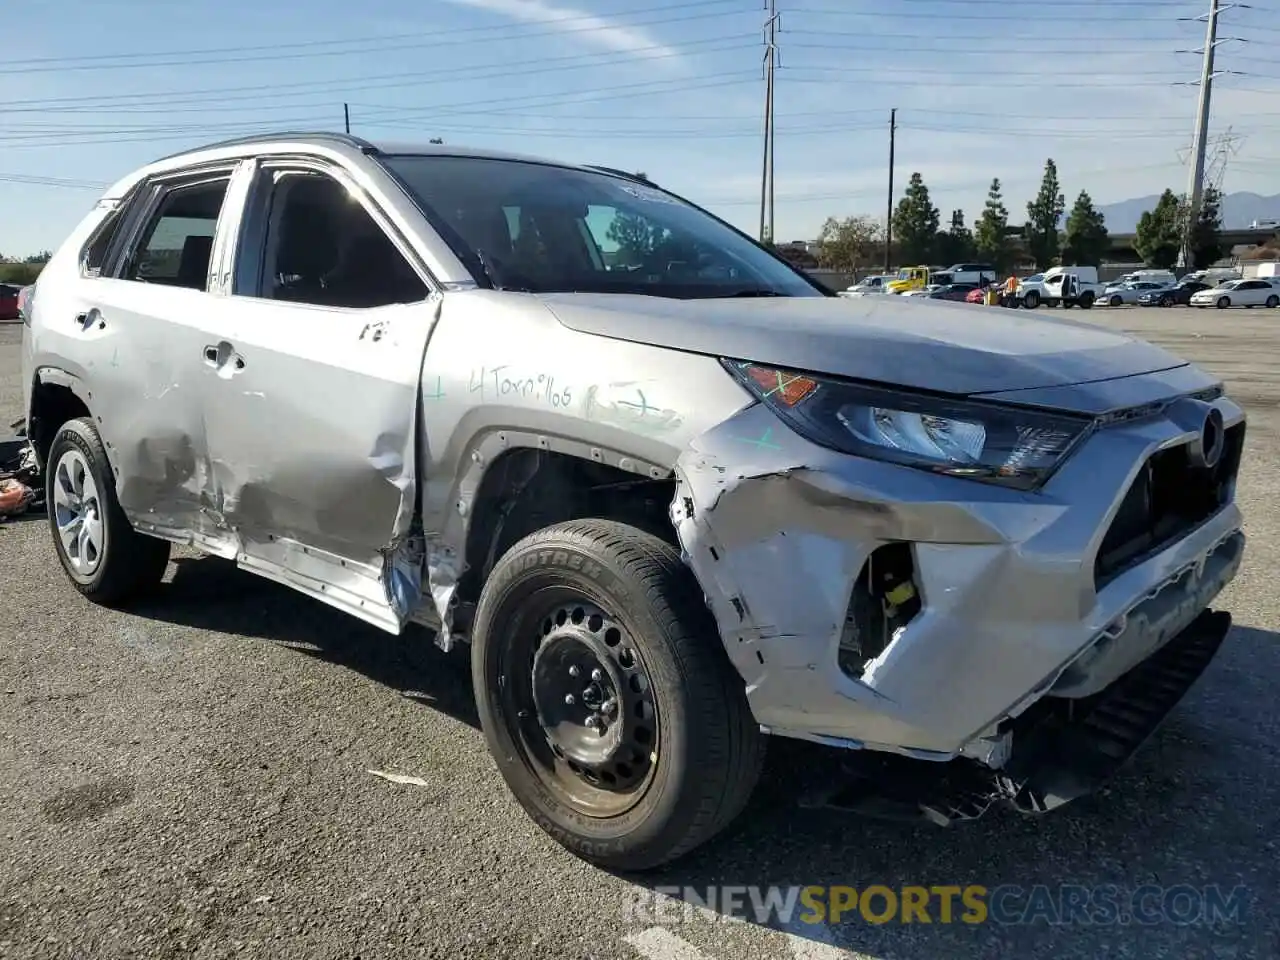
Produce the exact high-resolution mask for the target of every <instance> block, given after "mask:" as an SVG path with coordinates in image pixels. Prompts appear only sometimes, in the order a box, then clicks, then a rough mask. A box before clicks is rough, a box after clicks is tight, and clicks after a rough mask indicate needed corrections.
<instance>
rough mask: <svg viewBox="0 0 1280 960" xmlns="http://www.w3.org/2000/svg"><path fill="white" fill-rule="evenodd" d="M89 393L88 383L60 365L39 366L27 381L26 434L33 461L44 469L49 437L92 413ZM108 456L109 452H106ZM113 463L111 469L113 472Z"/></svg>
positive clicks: (90, 415) (51, 441)
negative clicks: (28, 394)
mask: <svg viewBox="0 0 1280 960" xmlns="http://www.w3.org/2000/svg"><path fill="white" fill-rule="evenodd" d="M92 402H93V392H92V391H91V390H90V389H89V387H88V385H87V384H86V383H85V382H84V381H83V380H81V379H80V377H78V376H76V375H75V374H74V373H69V372H68V371H66V370H63V369H62V368H61V367H40V368H39V369H37V370H36V372H35V375H34V377H33V378H32V384H31V399H30V402H29V403H28V407H27V437H28V438H29V439H30V440H31V446H32V449H34V451H35V455H36V463H37V465H38V466H39V467H40V469H41V470H44V469H45V468H46V466H47V463H48V458H49V448H50V447H52V446H53V438H54V436H55V435H56V434H57V432H58V428H59V427H61V426H62V425H63V424H64V423H66V422H67V421H68V420H74V419H75V418H77V417H89V418H91V419H93V420H94V422H95V423H97V422H99V420H98V418H96V417H94V415H93V408H92V406H91V404H92ZM107 456H108V458H110V456H111V454H110V451H108V452H107ZM114 469H115V468H114V465H112V470H113V472H114Z"/></svg>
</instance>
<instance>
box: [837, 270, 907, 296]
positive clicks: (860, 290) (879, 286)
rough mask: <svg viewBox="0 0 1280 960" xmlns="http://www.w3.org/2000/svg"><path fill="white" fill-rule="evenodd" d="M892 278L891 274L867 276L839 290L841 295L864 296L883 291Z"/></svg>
mask: <svg viewBox="0 0 1280 960" xmlns="http://www.w3.org/2000/svg"><path fill="white" fill-rule="evenodd" d="M893 279H894V275H893V274H889V275H887V276H879V277H867V278H866V279H864V280H860V281H858V282H857V283H855V284H854V285H853V286H851V287H847V288H845V289H844V290H841V291H840V296H842V297H866V296H872V295H875V294H879V293H885V292H887V291H886V284H888V283H889V281H891V280H893Z"/></svg>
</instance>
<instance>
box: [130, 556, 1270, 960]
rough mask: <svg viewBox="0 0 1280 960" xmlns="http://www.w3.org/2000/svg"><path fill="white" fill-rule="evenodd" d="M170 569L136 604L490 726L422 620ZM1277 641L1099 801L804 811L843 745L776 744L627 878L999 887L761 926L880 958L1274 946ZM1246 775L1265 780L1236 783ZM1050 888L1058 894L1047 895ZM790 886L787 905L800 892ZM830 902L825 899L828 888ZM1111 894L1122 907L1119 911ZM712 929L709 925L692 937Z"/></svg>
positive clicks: (721, 937) (203, 562)
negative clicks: (725, 803) (737, 786)
mask: <svg viewBox="0 0 1280 960" xmlns="http://www.w3.org/2000/svg"><path fill="white" fill-rule="evenodd" d="M175 566H176V570H175V573H174V575H173V578H172V581H171V582H169V583H167V584H166V585H165V586H164V587H163V589H162V590H161V591H160V592H159V593H158V594H157V595H156V596H155V597H154V598H153V599H151V600H149V601H148V602H147V603H146V604H144V605H140V606H138V607H136V608H135V610H134V612H136V613H137V614H139V615H141V616H145V617H151V618H155V619H157V620H163V621H168V622H171V623H176V624H182V625H185V626H190V627H196V628H200V629H206V630H213V631H219V632H224V633H229V634H239V635H244V636H251V637H259V638H262V639H264V640H267V641H270V642H272V643H276V644H281V645H286V646H290V647H292V648H294V649H297V650H298V651H300V652H301V653H302V654H304V655H307V656H314V657H317V658H320V659H322V660H325V661H327V662H331V663H335V664H339V665H341V666H344V667H346V668H349V669H352V670H355V671H358V672H359V673H361V674H363V675H365V676H367V677H369V678H370V679H373V680H375V681H376V682H378V683H381V684H384V685H386V686H387V687H390V688H392V689H394V690H397V691H400V692H402V693H405V694H406V695H410V696H413V697H414V698H415V699H417V700H419V701H421V702H423V703H426V704H428V705H429V706H431V707H433V708H436V709H440V710H442V711H444V712H445V713H447V714H448V715H449V716H452V717H455V718H458V719H461V720H463V721H464V722H466V723H468V724H470V725H472V726H478V719H477V716H476V711H475V706H474V700H473V697H472V693H471V687H470V671H469V662H468V658H467V657H466V655H465V654H462V655H459V654H457V653H455V654H449V655H446V654H444V653H442V652H441V651H440V650H439V649H438V648H436V647H435V645H434V644H433V643H432V642H431V640H430V636H429V634H427V633H426V632H425V631H418V630H416V629H415V630H414V631H413V632H412V633H411V634H409V635H406V636H403V637H393V636H390V635H388V634H385V633H383V632H382V631H380V630H377V629H376V628H374V627H371V626H367V625H365V624H363V623H361V622H359V621H356V620H354V619H352V618H350V617H348V616H345V615H343V614H341V613H339V612H337V611H334V610H331V609H330V608H328V607H327V606H325V605H323V604H321V603H319V602H318V601H313V600H311V599H309V598H306V597H303V596H301V595H299V594H296V593H294V592H293V591H291V590H288V589H287V588H284V587H281V586H279V585H276V584H274V583H271V582H269V581H266V580H263V579H261V578H259V577H256V576H254V575H252V574H248V573H245V572H243V571H240V570H238V569H236V567H235V566H234V565H233V564H230V563H228V562H225V561H221V560H214V559H209V558H181V559H176V560H175ZM1277 640H1280V635H1277V634H1275V633H1273V632H1271V631H1266V630H1258V629H1251V628H1239V627H1237V628H1234V629H1233V632H1232V635H1231V636H1230V637H1229V638H1228V641H1227V643H1226V645H1224V648H1223V650H1222V652H1220V654H1219V656H1218V659H1217V660H1216V661H1215V662H1214V664H1212V665H1211V666H1210V668H1209V670H1208V672H1207V673H1206V675H1205V676H1204V677H1202V678H1201V679H1200V680H1199V681H1198V682H1197V684H1196V686H1195V687H1193V688H1192V690H1191V692H1190V693H1189V694H1188V696H1187V697H1186V698H1185V699H1184V701H1183V702H1182V703H1181V704H1180V705H1179V706H1178V707H1177V708H1175V710H1174V712H1173V713H1172V714H1171V715H1170V717H1169V718H1168V719H1167V720H1166V722H1165V724H1164V725H1163V726H1162V727H1161V728H1160V729H1159V730H1158V731H1157V733H1156V734H1155V736H1154V737H1153V738H1152V739H1151V740H1150V741H1148V743H1147V744H1146V745H1145V746H1144V747H1143V748H1142V749H1141V750H1140V751H1139V752H1138V754H1137V755H1136V757H1135V758H1134V759H1133V761H1131V762H1130V764H1129V765H1128V766H1127V767H1125V768H1124V770H1123V771H1122V772H1121V774H1120V775H1119V776H1118V777H1117V778H1116V779H1115V780H1114V781H1113V782H1112V783H1111V784H1110V785H1109V786H1108V787H1107V788H1105V789H1104V790H1103V791H1102V792H1101V793H1100V794H1099V795H1097V796H1094V797H1086V798H1084V799H1082V800H1078V801H1076V802H1075V803H1073V804H1070V805H1069V806H1067V807H1066V808H1064V809H1062V810H1059V811H1057V812H1055V813H1052V814H1050V815H1047V816H1043V817H1025V816H1022V815H1019V814H1016V813H1014V812H1012V811H1008V810H1004V809H1000V808H997V809H993V810H992V811H991V812H989V813H988V814H987V815H986V816H985V817H983V818H982V819H980V820H977V821H971V822H967V823H961V824H958V825H955V826H952V827H948V828H942V827H938V826H934V825H932V824H929V823H925V822H912V823H904V822H892V821H886V820H879V819H868V818H865V817H859V816H855V815H850V814H844V813H836V812H829V811H822V810H812V809H800V808H799V807H798V804H797V798H798V797H800V796H801V795H803V794H804V793H806V792H807V791H808V790H810V789H811V788H817V787H820V786H822V785H824V784H825V783H827V782H829V780H830V779H831V778H832V777H833V776H834V775H835V773H836V771H837V770H838V768H839V766H840V764H841V762H842V761H843V760H844V759H846V758H847V756H848V755H847V754H844V753H843V752H840V751H835V750H832V749H829V748H823V747H818V746H814V745H809V744H804V743H797V742H790V741H786V742H781V741H780V742H775V743H774V744H773V745H772V749H771V754H770V759H769V762H768V765H767V768H766V772H765V775H764V778H763V780H762V783H761V785H760V787H759V788H758V789H757V791H756V794H755V796H754V797H753V799H752V802H751V804H750V806H749V807H748V809H747V811H746V813H745V814H744V815H743V816H742V817H741V818H740V819H739V820H738V821H737V823H736V824H735V825H734V826H733V827H732V828H731V829H730V830H729V831H727V832H726V833H725V834H724V835H722V836H721V837H720V838H719V839H718V840H716V841H714V842H712V843H711V844H709V845H707V846H706V847H703V848H701V849H700V850H698V851H696V852H695V853H694V854H692V855H691V856H690V857H688V858H686V859H684V860H682V861H680V862H679V863H677V864H675V865H673V866H671V867H669V868H666V869H664V870H662V871H659V872H657V873H653V874H647V875H644V876H641V877H637V876H634V875H628V876H626V877H625V879H626V880H627V881H628V882H630V883H632V884H637V885H639V886H637V887H636V889H637V890H640V891H644V890H646V889H647V890H649V891H657V892H659V893H664V894H666V895H669V896H672V895H673V896H677V897H679V896H682V895H683V894H684V891H689V892H690V893H691V894H692V895H693V896H694V897H696V898H698V899H699V900H707V898H708V888H709V887H718V888H724V887H739V888H743V887H745V888H752V887H754V888H758V889H759V890H760V891H761V892H762V893H763V892H764V891H765V889H766V888H768V887H780V888H790V887H797V888H799V887H812V886H817V887H825V888H828V889H829V888H831V887H845V888H853V890H854V891H857V894H861V893H862V892H863V891H865V890H866V888H868V887H870V886H872V885H877V886H880V887H882V888H888V890H890V891H893V892H894V894H895V895H896V896H899V897H900V896H901V891H902V890H903V889H904V888H911V887H914V888H920V887H923V888H927V889H929V890H930V891H932V889H933V888H936V887H959V888H967V887H972V886H979V887H982V888H985V890H986V892H987V893H986V899H987V900H988V901H991V900H992V899H993V897H994V896H995V895H996V891H997V890H998V889H1003V890H1004V892H1002V893H1000V894H999V896H1000V897H1002V902H1001V904H1000V906H1001V907H1002V908H1003V909H1002V910H1001V913H1002V914H1003V922H997V921H996V919H995V918H994V916H989V917H988V919H987V920H986V922H983V923H979V924H975V923H972V922H966V920H965V914H966V909H965V905H964V903H963V902H962V901H961V900H960V898H959V897H958V896H957V898H956V900H955V903H954V910H953V913H952V920H951V922H943V916H942V911H941V906H940V904H941V896H940V895H938V894H934V893H931V894H930V896H931V899H930V901H929V903H928V905H927V911H928V914H929V916H930V922H928V923H925V922H921V921H920V920H919V919H917V920H916V922H912V923H904V922H901V913H898V914H897V915H896V916H895V917H894V918H893V919H891V920H890V921H889V922H885V923H879V924H877V923H874V922H869V921H868V920H867V919H866V917H865V916H864V915H863V914H862V913H861V912H860V911H859V909H858V908H857V907H856V906H855V907H851V908H849V910H848V912H846V913H845V914H844V916H843V917H842V918H841V920H840V922H834V921H833V919H832V918H830V917H829V916H827V915H824V916H822V917H821V918H820V920H819V922H817V923H806V922H803V920H802V917H803V916H804V915H805V914H811V913H812V911H809V910H807V909H806V905H805V904H804V903H796V904H795V905H794V910H793V912H792V913H791V916H790V919H789V920H787V919H785V918H782V917H780V916H778V915H774V916H772V917H771V918H769V919H768V920H767V921H765V925H767V926H770V927H773V928H775V929H782V930H785V931H787V932H789V933H792V934H794V935H796V936H798V937H801V938H804V939H806V940H812V941H816V942H818V943H826V944H832V945H835V946H839V947H843V948H846V949H851V950H856V951H858V952H859V953H862V954H866V955H870V956H873V957H878V958H886V960H888V958H910V960H924V958H935V957H939V956H946V957H955V958H969V957H973V958H979V957H983V958H985V957H991V956H1000V955H1005V954H1008V955H1018V954H1028V955H1029V954H1030V953H1031V952H1041V953H1043V952H1045V951H1050V953H1049V954H1048V955H1053V956H1055V957H1090V958H1092V957H1097V956H1142V957H1157V956H1178V957H1201V956H1203V957H1210V956H1213V957H1218V956H1231V957H1241V958H1243V957H1254V956H1257V957H1265V956H1277V955H1280V938H1278V935H1277V929H1278V928H1277V927H1276V926H1275V925H1274V923H1272V922H1270V917H1264V916H1263V914H1264V913H1265V911H1266V909H1267V905H1269V904H1271V903H1274V902H1276V900H1277V898H1278V897H1280V879H1278V876H1280V874H1278V871H1277V868H1276V866H1275V863H1276V857H1275V855H1274V850H1270V851H1268V850H1263V849H1261V844H1260V840H1259V838H1260V837H1263V838H1266V837H1271V836H1274V835H1275V830H1276V827H1277V826H1278V825H1280V823H1278V821H1277V820H1276V816H1277V812H1276V811H1275V810H1274V809H1272V807H1273V806H1274V805H1269V806H1268V809H1269V810H1271V813H1270V816H1271V819H1270V820H1269V822H1268V823H1265V824H1264V823H1260V822H1258V818H1257V814H1256V811H1257V810H1258V809H1259V797H1260V796H1266V795H1271V796H1275V795H1280V793H1278V791H1277V784H1276V779H1277V775H1276V774H1275V773H1273V771H1274V770H1275V769H1276V765H1275V764H1274V763H1271V762H1269V761H1270V760H1272V759H1273V758H1274V747H1273V746H1272V745H1271V744H1270V743H1269V742H1268V743H1266V744H1265V749H1264V752H1263V755H1262V756H1260V757H1259V759H1258V760H1257V762H1256V763H1254V764H1252V765H1251V763H1250V759H1249V752H1256V751H1258V750H1259V749H1260V748H1261V747H1263V746H1264V745H1263V743H1262V740H1263V735H1262V734H1260V733H1257V731H1256V727H1255V725H1254V723H1253V718H1251V717H1249V716H1244V715H1241V716H1235V717H1234V718H1233V717H1232V715H1231V709H1232V708H1231V704H1233V703H1234V702H1237V699H1236V693H1237V691H1238V689H1239V688H1240V687H1241V685H1250V684H1253V685H1256V684H1267V683H1269V682H1270V681H1269V680H1268V678H1269V677H1274V676H1276V675H1277V674H1278V673H1280V643H1277ZM1257 696H1258V694H1257V693H1256V692H1251V693H1250V694H1249V696H1248V697H1247V698H1244V697H1242V698H1240V700H1239V701H1238V702H1252V703H1256V702H1258V700H1257V699H1256V697H1257ZM1223 704H1225V705H1226V706H1225V707H1223V706H1222V705H1223ZM1242 769H1244V770H1249V769H1253V770H1254V771H1255V775H1254V776H1253V777H1250V776H1242V775H1241V773H1240V771H1241V770H1242ZM1271 846H1272V847H1274V844H1272V845H1271ZM1151 885H1154V887H1153V886H1151ZM1212 886H1216V887H1217V888H1218V890H1219V891H1220V894H1219V895H1220V897H1221V898H1222V902H1223V903H1224V904H1227V905H1228V906H1229V905H1230V898H1231V897H1232V896H1233V895H1235V894H1236V893H1237V891H1240V890H1241V888H1243V893H1239V894H1238V897H1237V902H1238V903H1240V904H1241V905H1242V912H1241V913H1239V914H1238V915H1237V916H1236V917H1235V918H1234V919H1231V918H1227V919H1226V920H1225V921H1221V920H1220V921H1217V922H1209V921H1208V920H1206V919H1205V918H1204V917H1203V916H1199V917H1197V918H1195V922H1192V923H1181V924H1179V923H1176V922H1173V921H1172V920H1161V921H1160V922H1157V923H1154V924H1146V923H1137V922H1133V921H1132V920H1129V922H1121V919H1120V918H1121V917H1122V916H1125V915H1126V914H1127V913H1128V911H1129V909H1130V906H1131V903H1132V901H1133V897H1134V896H1135V895H1136V894H1138V893H1141V892H1142V891H1144V890H1146V891H1147V892H1146V894H1145V896H1146V900H1145V901H1144V902H1143V903H1144V905H1145V907H1146V909H1147V910H1148V912H1150V911H1152V910H1154V911H1155V912H1156V914H1158V913H1159V911H1160V908H1161V899H1160V896H1159V895H1157V896H1155V898H1154V899H1153V898H1152V894H1151V893H1150V890H1151V889H1154V888H1156V887H1158V888H1161V889H1165V890H1168V889H1172V888H1174V887H1179V888H1180V889H1182V890H1183V891H1184V894H1185V890H1186V889H1193V891H1197V892H1200V893H1203V891H1204V890H1205V888H1206V887H1212ZM1037 887H1043V888H1044V890H1045V891H1047V892H1041V893H1037V892H1036V890H1037ZM1073 889H1074V891H1075V892H1070V891H1071V890H1073ZM1080 890H1083V891H1084V895H1085V896H1088V897H1092V898H1093V899H1092V900H1090V901H1089V902H1088V904H1086V906H1085V910H1086V912H1087V914H1088V915H1089V916H1091V917H1092V918H1093V922H1086V921H1085V919H1084V916H1085V914H1081V913H1077V914H1076V919H1075V922H1073V923H1066V924H1061V923H1053V922H1050V919H1049V917H1051V916H1053V915H1054V914H1055V913H1060V912H1063V911H1066V910H1069V909H1070V905H1069V903H1068V902H1067V901H1066V900H1065V899H1064V898H1066V897H1077V898H1078V897H1079V896H1081V894H1080V893H1079V891H1080ZM1109 891H1110V892H1109ZM780 895H781V896H783V898H784V901H783V902H784V903H785V897H786V895H787V894H786V890H785V889H784V890H782V891H780ZM845 896H846V897H847V896H848V894H847V893H846V894H845ZM1046 897H1047V899H1046ZM1037 898H1038V899H1037ZM712 902H715V901H714V900H713V901H712ZM816 902H818V903H821V904H824V905H829V904H830V902H831V901H830V894H829V893H825V894H823V895H822V896H819V897H817V899H816ZM1184 902H1185V901H1184ZM645 903H646V904H649V905H648V906H645V905H643V904H642V905H641V906H640V908H639V909H640V911H641V912H639V913H637V914H635V915H634V918H633V921H632V923H633V924H636V923H644V924H646V925H648V923H650V922H668V923H669V922H671V921H672V919H673V918H672V917H671V916H670V914H669V913H668V916H666V917H665V918H654V917H653V915H652V914H651V913H649V914H646V913H645V911H651V910H652V904H651V902H650V901H645ZM738 903H739V905H740V906H739V909H740V911H741V912H739V913H738V915H739V916H744V915H746V916H750V915H752V913H753V907H752V904H751V900H750V894H749V893H747V892H745V891H744V892H743V893H741V894H739V901H738ZM1037 903H1039V904H1040V908H1039V911H1038V913H1037V910H1036V909H1033V908H1034V907H1035V905H1036V904H1037ZM1046 903H1047V904H1048V906H1047V907H1045V906H1044V905H1045V904H1046ZM1106 903H1112V904H1114V906H1115V907H1116V913H1115V916H1114V919H1113V918H1112V917H1111V916H1110V915H1109V914H1107V913H1106V912H1105V904H1106ZM1260 905H1262V907H1263V909H1262V910H1259V906H1260ZM872 906H873V907H874V909H873V911H872V913H873V914H874V913H875V912H877V911H883V910H884V909H885V900H884V898H883V896H880V897H879V899H878V900H875V902H874V903H873V904H872ZM988 909H989V911H990V910H993V909H994V904H991V903H989V907H988ZM1077 909H1078V908H1077ZM1100 911H1101V912H1100ZM676 913H677V915H679V913H680V911H679V910H677V911H676ZM708 916H710V917H717V916H719V918H720V919H721V920H723V919H724V917H723V912H722V913H720V914H716V913H715V912H711V913H710V914H705V915H704V914H702V913H698V912H693V913H686V914H685V920H683V921H682V922H680V923H679V925H677V926H675V927H673V930H674V931H675V932H677V933H678V934H681V935H683V936H686V937H687V938H688V939H691V940H697V939H698V938H699V936H701V937H705V938H707V940H708V942H715V943H720V942H727V941H726V938H731V937H732V931H733V929H734V927H733V925H730V924H724V923H720V922H716V921H715V920H712V919H708ZM1011 920H1012V921H1019V922H1009V921H1011ZM749 922H750V921H749ZM699 927H701V928H702V929H703V930H704V933H702V934H698V933H697V929H698V928H699ZM720 949H723V948H720ZM800 955H801V954H799V953H798V954H797V956H800ZM818 956H819V955H818V954H814V957H815V958H817V957H818Z"/></svg>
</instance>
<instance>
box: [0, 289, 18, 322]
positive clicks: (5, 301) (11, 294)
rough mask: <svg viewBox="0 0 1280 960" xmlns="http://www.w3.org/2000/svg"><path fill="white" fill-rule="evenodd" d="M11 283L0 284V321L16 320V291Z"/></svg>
mask: <svg viewBox="0 0 1280 960" xmlns="http://www.w3.org/2000/svg"><path fill="white" fill-rule="evenodd" d="M19 289H20V288H18V287H15V286H14V285H13V284H11V283H0V320H17V319H18V290H19Z"/></svg>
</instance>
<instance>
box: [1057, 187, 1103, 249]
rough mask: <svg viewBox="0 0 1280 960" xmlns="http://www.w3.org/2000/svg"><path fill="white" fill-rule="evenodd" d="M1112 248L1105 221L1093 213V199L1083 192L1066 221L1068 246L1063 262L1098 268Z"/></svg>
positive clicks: (1098, 214) (1094, 211) (1077, 198)
mask: <svg viewBox="0 0 1280 960" xmlns="http://www.w3.org/2000/svg"><path fill="white" fill-rule="evenodd" d="M1110 246H1111V241H1110V239H1109V238H1108V236H1107V219H1106V217H1104V216H1103V215H1102V214H1101V213H1099V212H1098V211H1097V210H1095V209H1094V207H1093V198H1092V197H1090V196H1089V194H1088V193H1087V192H1086V191H1084V190H1081V191H1080V196H1078V197H1076V202H1075V205H1074V206H1073V207H1072V208H1071V215H1070V216H1069V217H1067V244H1066V247H1064V248H1063V251H1062V262H1063V263H1071V264H1079V265H1080V266H1088V267H1097V266H1100V265H1101V264H1102V258H1103V257H1105V256H1106V254H1107V249H1108V248H1109V247H1110Z"/></svg>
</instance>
